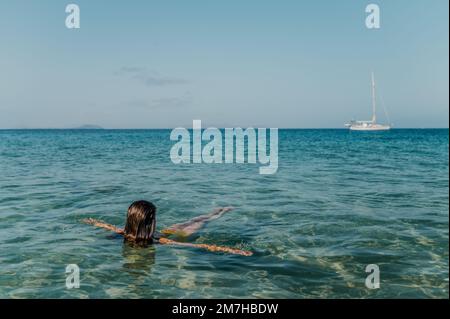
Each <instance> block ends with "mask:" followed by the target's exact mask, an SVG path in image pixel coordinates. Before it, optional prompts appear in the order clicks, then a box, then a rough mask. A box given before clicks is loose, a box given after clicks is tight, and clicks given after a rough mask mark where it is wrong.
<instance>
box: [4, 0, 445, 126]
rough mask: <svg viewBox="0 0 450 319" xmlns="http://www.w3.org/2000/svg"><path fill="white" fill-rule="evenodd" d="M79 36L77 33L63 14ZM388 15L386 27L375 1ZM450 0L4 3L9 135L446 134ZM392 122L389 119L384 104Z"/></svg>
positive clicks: (49, 0)
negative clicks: (355, 124) (71, 25)
mask: <svg viewBox="0 0 450 319" xmlns="http://www.w3.org/2000/svg"><path fill="white" fill-rule="evenodd" d="M69 3H76V4H78V5H79V6H80V9H81V29H79V30H69V29H67V28H66V27H65V24H64V22H65V18H66V15H67V14H66V13H65V6H66V5H67V4H69ZM369 3H377V4H379V5H380V8H381V29H379V30H369V29H367V28H366V27H365V17H366V13H365V7H366V5H367V4H369ZM448 10H449V8H448V1H447V0H433V1H425V0H420V1H419V0H413V1H411V0H396V1H376V2H372V1H363V0H342V1H331V0H315V1H312V0H309V1H299V0H296V1H287V0H284V1H275V0H271V1H264V0H260V1H256V0H247V1H237V0H229V1H206V0H195V1H182V0H179V1H175V0H165V1H162V0H161V1H137V0H136V1H115V0H114V1H113V0H110V1H105V0H96V1H86V0H79V1H75V0H74V1H56V0H41V1H30V0H27V1H25V0H15V1H12V0H10V1H1V2H0V114H1V116H0V128H44V127H49V128H60V127H76V126H79V125H83V124H98V125H101V126H103V127H107V128H165V127H176V126H190V125H192V120H193V119H200V120H202V121H203V123H204V124H205V125H211V126H219V127H223V126H242V127H247V126H261V127H269V126H270V127H280V128H281V127H300V128H311V127H313V128H315V127H317V128H322V127H342V126H343V124H344V123H346V122H347V121H349V120H350V119H352V118H355V119H369V118H370V111H371V109H370V72H371V71H372V70H374V71H375V76H376V79H377V83H378V86H379V91H380V94H381V95H382V97H383V100H384V102H385V104H386V106H387V108H388V111H389V115H390V117H391V120H392V122H393V123H394V125H395V126H396V127H448V115H449V114H448V113H449V95H448V86H449V74H448V72H449V71H448V70H449V46H448V23H449V22H448ZM379 117H380V120H383V119H384V115H383V111H382V109H380V114H379Z"/></svg>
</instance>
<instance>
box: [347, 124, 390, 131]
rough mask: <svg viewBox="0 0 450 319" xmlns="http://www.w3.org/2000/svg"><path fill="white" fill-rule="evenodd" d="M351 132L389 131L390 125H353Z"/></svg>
mask: <svg viewBox="0 0 450 319" xmlns="http://www.w3.org/2000/svg"><path fill="white" fill-rule="evenodd" d="M349 129H350V130H351V131H389V130H390V129H391V126H390V125H381V124H371V125H351V126H350V127H349Z"/></svg>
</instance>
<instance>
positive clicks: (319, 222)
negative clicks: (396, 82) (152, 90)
mask: <svg viewBox="0 0 450 319" xmlns="http://www.w3.org/2000/svg"><path fill="white" fill-rule="evenodd" d="M169 135H170V130H2V131H0V174H1V175H0V176H1V178H0V297H1V298H36V297H41V298H197V297H202V298H209V297H216V298H226V297H234V298H242V297H248V298H264V297H266V298H348V297H350V298H448V297H449V280H448V278H449V234H448V232H449V131H448V129H442V130H441V129H435V130H425V129H423V130H415V129H411V130H406V129H405V130H403V129H395V130H392V131H390V132H349V131H347V130H280V132H279V148H280V150H279V151H280V154H279V169H278V172H277V173H276V174H275V175H260V174H258V168H259V164H183V165H175V164H173V163H172V162H171V160H170V157H169V152H170V149H171V147H172V145H173V144H174V142H173V141H170V139H169ZM138 199H146V200H149V201H152V202H154V203H155V204H156V206H157V207H158V213H157V220H158V229H160V230H161V229H162V228H163V227H166V226H169V225H171V224H173V223H179V222H183V221H185V220H187V219H190V218H192V217H194V216H196V215H199V214H204V213H207V212H209V211H211V210H212V209H213V208H214V207H217V206H230V205H231V206H234V207H235V210H234V211H232V212H230V213H228V214H226V215H224V216H223V217H222V218H221V219H219V220H215V221H212V222H211V223H210V224H208V225H207V226H206V227H205V228H203V229H202V230H201V231H200V232H199V233H198V234H197V235H195V236H193V237H192V238H190V240H191V241H192V242H196V243H212V244H221V245H230V246H238V247H245V248H247V249H251V250H253V251H254V252H255V254H254V255H253V256H251V257H243V256H233V255H225V254H219V253H210V252H206V251H202V250H197V249H192V248H177V247H169V246H163V245H156V246H152V247H149V248H137V247H132V246H130V245H128V244H124V243H123V240H122V239H121V238H120V237H118V236H114V235H112V234H110V233H108V232H107V231H105V230H102V229H97V228H93V227H92V226H89V225H85V224H82V223H81V222H80V221H81V220H82V219H83V218H86V217H93V218H97V219H102V220H104V221H106V222H109V223H112V224H116V225H119V226H122V225H123V224H124V222H125V214H126V210H127V208H128V206H129V205H130V204H131V202H133V201H134V200H138ZM68 264H77V265H78V266H79V267H80V278H81V287H80V288H79V289H67V288H66V273H65V270H66V266H67V265H68ZM368 264H377V265H378V266H379V267H380V279H381V287H380V289H376V290H370V289H367V288H366V287H365V279H366V276H367V275H368V274H367V273H366V272H365V268H366V266H367V265H368Z"/></svg>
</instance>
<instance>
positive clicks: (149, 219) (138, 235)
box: [125, 200, 156, 244]
mask: <svg viewBox="0 0 450 319" xmlns="http://www.w3.org/2000/svg"><path fill="white" fill-rule="evenodd" d="M155 228H156V206H155V205H153V204H152V203H150V202H147V201H145V200H139V201H136V202H134V203H133V204H131V205H130V207H129V208H128V213H127V221H126V224H125V235H126V236H125V240H129V241H134V242H136V243H144V244H145V243H152V242H153V234H154V232H155Z"/></svg>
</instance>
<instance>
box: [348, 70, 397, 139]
mask: <svg viewBox="0 0 450 319" xmlns="http://www.w3.org/2000/svg"><path fill="white" fill-rule="evenodd" d="M375 96H376V95H375V77H374V75H373V72H372V120H371V121H351V123H349V124H346V125H345V126H346V127H348V128H349V129H350V130H352V131H387V130H390V129H391V125H390V124H378V123H377V103H376V97H375Z"/></svg>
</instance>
